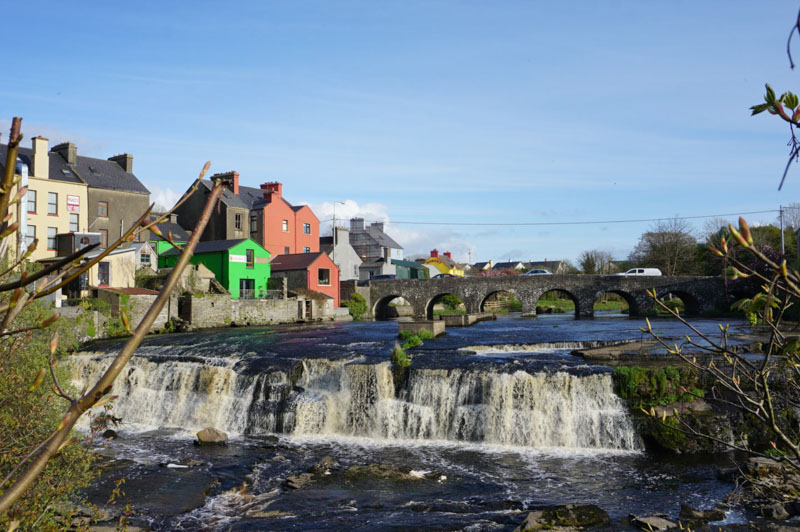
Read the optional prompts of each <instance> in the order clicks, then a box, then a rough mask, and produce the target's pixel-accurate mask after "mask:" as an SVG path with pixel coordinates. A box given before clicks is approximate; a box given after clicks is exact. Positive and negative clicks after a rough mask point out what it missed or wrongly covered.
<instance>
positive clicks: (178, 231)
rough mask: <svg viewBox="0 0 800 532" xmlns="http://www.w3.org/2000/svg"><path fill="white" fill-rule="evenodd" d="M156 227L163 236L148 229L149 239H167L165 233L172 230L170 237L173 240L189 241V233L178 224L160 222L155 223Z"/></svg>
mask: <svg viewBox="0 0 800 532" xmlns="http://www.w3.org/2000/svg"><path fill="white" fill-rule="evenodd" d="M156 227H158V229H159V230H160V231H161V234H163V235H164V236H163V237H160V236H158V235H156V234H155V233H154V232H152V231H150V240H164V241H165V242H166V241H167V238H166V237H167V235H168V234H169V233H170V232H172V239H173V240H174V241H175V242H188V241H189V233H187V232H186V229H184V228H183V227H181V226H180V225H178V224H176V223H173V222H161V223H157V224H156Z"/></svg>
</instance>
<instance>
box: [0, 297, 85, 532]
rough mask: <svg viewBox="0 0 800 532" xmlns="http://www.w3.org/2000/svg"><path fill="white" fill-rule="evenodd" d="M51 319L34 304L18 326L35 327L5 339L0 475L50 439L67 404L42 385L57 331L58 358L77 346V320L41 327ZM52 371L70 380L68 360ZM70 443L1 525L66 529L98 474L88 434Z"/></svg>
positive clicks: (0, 372) (0, 376) (0, 349)
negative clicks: (82, 491) (81, 492)
mask: <svg viewBox="0 0 800 532" xmlns="http://www.w3.org/2000/svg"><path fill="white" fill-rule="evenodd" d="M3 301H7V298H3ZM48 319H54V313H53V311H52V310H51V309H50V308H49V305H47V304H46V303H43V302H41V301H37V302H35V303H33V304H30V305H28V306H27V307H26V308H24V309H23V310H22V312H21V313H20V315H19V316H18V317H17V319H16V320H15V322H14V325H15V327H16V328H18V329H21V328H27V327H33V328H34V330H32V331H28V332H26V333H21V334H17V335H13V336H12V337H11V338H5V339H3V341H0V442H2V447H1V448H2V452H0V478H2V477H5V476H6V475H7V474H9V473H10V472H11V470H12V469H13V468H14V467H15V465H16V464H17V463H19V462H20V460H22V459H23V457H24V456H26V455H27V454H28V453H29V452H30V451H31V449H33V448H35V447H36V446H37V445H38V444H39V442H41V441H43V440H44V439H46V438H47V437H48V436H49V435H50V433H51V432H52V430H53V427H55V426H56V425H58V423H59V420H60V419H61V415H62V408H63V403H62V402H58V401H56V400H55V398H54V396H53V394H52V393H51V392H50V389H49V386H47V385H46V384H43V380H44V379H45V378H46V377H45V370H44V369H43V368H46V367H48V366H50V362H49V359H48V355H49V353H50V341H51V338H52V335H53V334H54V333H58V338H59V341H58V348H57V349H56V350H55V354H54V360H55V361H56V362H58V361H59V360H62V359H64V358H65V357H66V356H67V349H73V348H75V347H76V346H77V337H78V335H79V333H80V331H79V330H77V329H78V328H77V327H76V326H75V323H74V322H70V321H67V320H65V319H58V320H56V321H55V322H54V323H53V324H52V325H50V327H49V328H48V329H41V328H38V327H39V325H40V324H42V323H47V320H48ZM53 370H54V371H55V374H56V376H57V377H58V378H59V380H60V382H61V383H66V382H69V375H68V373H67V370H66V368H65V367H64V365H63V364H58V365H56V366H54V368H53ZM65 391H67V393H70V392H72V390H65ZM68 441H69V443H68V444H67V445H66V446H65V447H64V448H63V449H61V451H60V452H59V453H58V455H56V457H54V458H53V459H52V460H51V461H50V462H49V463H48V464H47V466H46V467H45V469H44V471H43V472H42V474H41V475H40V476H39V477H38V478H37V479H36V481H35V483H34V484H33V486H32V487H31V488H30V489H29V490H28V491H27V492H25V494H24V495H23V496H22V498H20V499H19V500H18V501H17V502H16V504H14V506H12V507H11V509H10V511H9V512H8V513H6V514H5V515H0V528H2V529H3V530H5V529H6V528H8V527H9V525H10V523H11V522H13V521H19V529H21V530H61V529H62V528H63V524H62V523H61V522H60V520H61V519H65V518H69V515H70V513H73V512H74V510H73V506H74V505H75V503H76V502H79V497H78V492H79V490H80V489H82V488H83V487H85V486H86V485H88V483H89V481H90V480H91V479H92V477H93V472H92V463H93V455H92V453H91V451H90V450H89V448H88V446H87V445H86V444H85V442H84V440H83V438H82V437H80V435H78V434H73V435H72V438H71V439H70V440H68ZM10 529H13V526H12V527H11V528H10Z"/></svg>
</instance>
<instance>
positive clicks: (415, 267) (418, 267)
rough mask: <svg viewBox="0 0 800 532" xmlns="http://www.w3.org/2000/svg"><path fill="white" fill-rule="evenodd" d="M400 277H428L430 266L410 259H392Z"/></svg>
mask: <svg viewBox="0 0 800 532" xmlns="http://www.w3.org/2000/svg"><path fill="white" fill-rule="evenodd" d="M392 264H394V266H395V272H397V278H398V279H427V278H428V268H426V267H425V266H423V265H422V264H420V263H418V262H414V261H410V260H400V259H392Z"/></svg>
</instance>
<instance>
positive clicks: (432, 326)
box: [397, 320, 446, 337]
mask: <svg viewBox="0 0 800 532" xmlns="http://www.w3.org/2000/svg"><path fill="white" fill-rule="evenodd" d="M445 325H446V324H445V322H444V321H441V320H439V321H434V320H419V321H399V322H397V332H398V334H399V333H402V332H403V331H409V332H410V333H411V334H418V333H419V332H420V331H428V332H430V333H431V334H433V336H434V337H436V336H439V335H441V334H444V330H445Z"/></svg>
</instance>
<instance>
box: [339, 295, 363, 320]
mask: <svg viewBox="0 0 800 532" xmlns="http://www.w3.org/2000/svg"><path fill="white" fill-rule="evenodd" d="M342 306H344V307H347V310H348V312H350V316H351V317H352V318H353V321H360V320H361V319H362V318H363V317H364V314H366V312H367V302H366V300H365V299H364V297H363V296H362V295H361V294H359V293H358V292H353V295H351V296H350V299H348V300H347V301H343V302H342Z"/></svg>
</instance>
